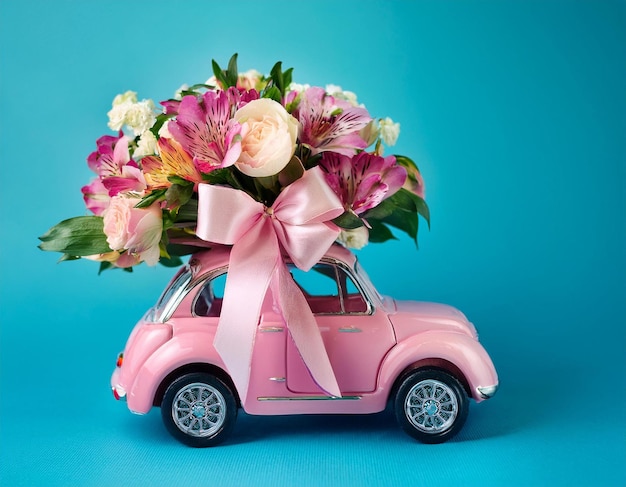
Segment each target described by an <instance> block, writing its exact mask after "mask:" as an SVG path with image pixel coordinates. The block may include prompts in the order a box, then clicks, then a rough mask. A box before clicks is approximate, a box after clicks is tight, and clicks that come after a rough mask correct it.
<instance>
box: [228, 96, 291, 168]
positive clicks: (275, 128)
mask: <svg viewBox="0 0 626 487" xmlns="http://www.w3.org/2000/svg"><path fill="white" fill-rule="evenodd" d="M234 120H235V121H236V122H238V123H240V124H241V127H242V129H241V135H242V141H241V155H240V156H239V159H238V160H237V162H235V166H236V167H237V169H239V170H240V171H241V172H242V173H244V174H247V175H248V176H253V177H263V176H273V175H274V174H278V173H279V172H280V171H281V170H282V169H283V168H284V167H285V166H286V165H287V163H288V162H289V161H290V160H291V157H292V156H293V154H294V152H295V150H296V138H297V137H298V129H299V123H298V121H297V120H296V119H295V118H293V117H292V116H291V115H289V113H287V110H285V108H284V107H283V106H282V105H281V104H280V103H278V102H276V101H274V100H270V99H269V98H262V99H260V100H253V101H251V102H249V103H248V104H247V105H245V106H243V107H242V108H240V109H239V110H237V112H235V116H234Z"/></svg>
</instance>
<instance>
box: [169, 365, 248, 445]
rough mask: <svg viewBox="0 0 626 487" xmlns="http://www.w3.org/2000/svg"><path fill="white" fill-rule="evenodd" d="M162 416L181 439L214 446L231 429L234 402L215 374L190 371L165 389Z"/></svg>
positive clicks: (186, 442) (234, 410)
mask: <svg viewBox="0 0 626 487" xmlns="http://www.w3.org/2000/svg"><path fill="white" fill-rule="evenodd" d="M161 416H162V417H163V422H164V424H165V427H166V428H167V430H168V431H169V432H170V433H171V434H172V436H174V438H176V439H177V440H179V441H180V442H182V443H184V444H186V445H189V446H192V447H196V448H203V447H208V446H215V445H217V444H219V443H221V442H222V441H224V440H225V439H226V437H227V436H228V435H229V434H230V432H231V431H232V429H233V426H234V425H235V419H236V418H237V402H236V400H235V396H234V394H233V393H232V391H231V390H230V388H229V387H228V386H227V385H226V384H224V382H222V381H221V380H220V379H218V378H217V377H215V376H213V375H210V374H205V373H191V374H186V375H183V376H181V377H179V378H178V379H176V380H175V381H174V382H172V383H171V384H170V386H169V387H168V388H167V389H166V391H165V395H164V396H163V402H162V403H161Z"/></svg>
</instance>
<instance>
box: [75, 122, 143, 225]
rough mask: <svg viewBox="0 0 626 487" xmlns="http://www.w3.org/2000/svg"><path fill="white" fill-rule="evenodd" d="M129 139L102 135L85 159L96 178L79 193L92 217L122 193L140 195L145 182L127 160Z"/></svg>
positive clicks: (139, 171) (120, 134) (122, 136)
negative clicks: (93, 149)
mask: <svg viewBox="0 0 626 487" xmlns="http://www.w3.org/2000/svg"><path fill="white" fill-rule="evenodd" d="M128 143H129V138H128V137H126V136H125V135H124V134H123V133H122V132H121V131H120V132H119V134H118V136H117V137H115V136H112V135H104V136H102V137H100V138H99V139H98V140H97V141H96V146H97V149H96V150H95V151H94V152H92V153H91V154H89V157H87V165H88V166H89V168H90V169H91V170H92V171H93V172H95V173H96V174H97V175H98V177H97V178H96V179H94V180H93V181H92V182H91V183H90V184H88V185H87V186H83V188H82V189H81V191H82V193H83V197H84V200H85V205H86V206H87V208H88V209H89V210H91V211H92V212H93V213H94V214H95V215H101V214H102V212H103V211H104V210H105V209H106V208H107V207H108V205H109V199H110V197H112V196H115V195H117V194H119V193H121V192H128V191H132V192H137V193H143V192H144V190H145V189H146V180H145V178H144V176H143V173H142V172H141V169H139V166H138V165H137V163H136V162H135V161H133V160H132V159H131V157H130V153H129V150H128Z"/></svg>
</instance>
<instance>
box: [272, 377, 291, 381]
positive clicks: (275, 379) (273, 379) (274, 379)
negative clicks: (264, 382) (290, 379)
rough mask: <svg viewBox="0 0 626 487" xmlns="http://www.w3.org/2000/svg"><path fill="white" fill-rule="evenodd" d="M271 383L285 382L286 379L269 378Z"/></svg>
mask: <svg viewBox="0 0 626 487" xmlns="http://www.w3.org/2000/svg"><path fill="white" fill-rule="evenodd" d="M270 380H271V381H272V382H285V381H286V380H287V379H286V378H285V377H270Z"/></svg>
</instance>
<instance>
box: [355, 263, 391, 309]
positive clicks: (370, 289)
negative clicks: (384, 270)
mask: <svg viewBox="0 0 626 487" xmlns="http://www.w3.org/2000/svg"><path fill="white" fill-rule="evenodd" d="M354 271H355V272H356V274H357V275H358V276H359V281H360V283H361V284H362V285H363V286H364V287H365V292H367V293H368V294H369V295H370V296H372V297H375V298H377V299H378V301H380V302H383V301H384V299H383V298H382V296H381V295H380V293H379V292H378V290H377V289H376V287H375V286H374V284H372V281H371V279H370V278H369V276H368V275H367V273H366V272H365V269H363V267H361V264H359V261H358V260H357V261H356V262H355V264H354Z"/></svg>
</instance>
